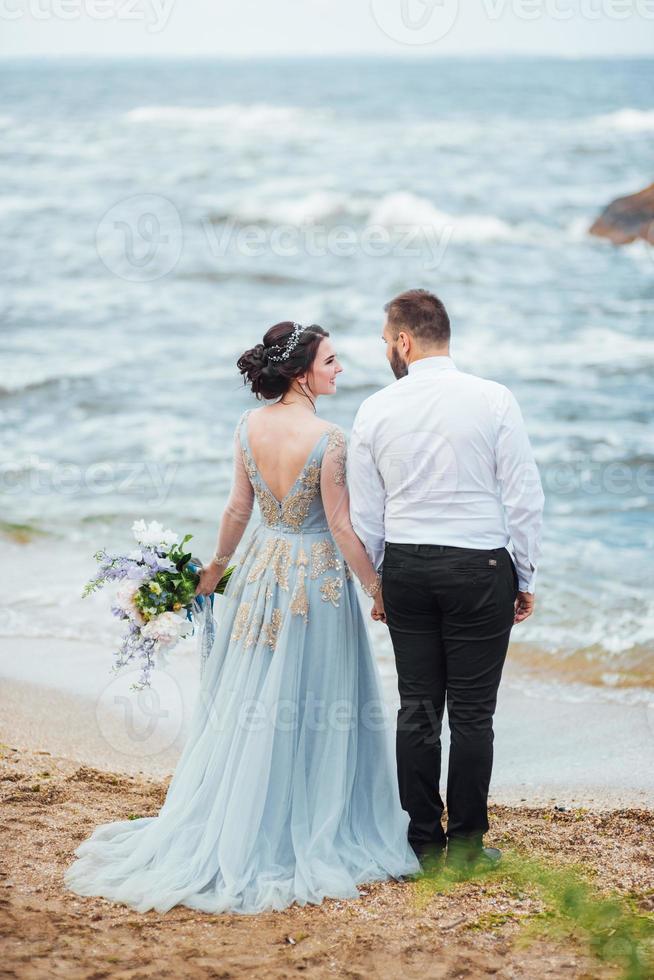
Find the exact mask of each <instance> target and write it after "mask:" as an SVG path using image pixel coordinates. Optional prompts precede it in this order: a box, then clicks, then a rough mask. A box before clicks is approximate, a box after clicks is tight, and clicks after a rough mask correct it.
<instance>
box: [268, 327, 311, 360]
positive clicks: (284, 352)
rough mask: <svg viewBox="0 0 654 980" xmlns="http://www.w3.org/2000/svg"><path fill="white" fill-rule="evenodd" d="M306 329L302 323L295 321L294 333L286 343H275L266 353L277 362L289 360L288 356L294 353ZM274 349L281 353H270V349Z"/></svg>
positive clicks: (269, 358)
mask: <svg viewBox="0 0 654 980" xmlns="http://www.w3.org/2000/svg"><path fill="white" fill-rule="evenodd" d="M306 329H307V328H306V327H303V326H302V324H301V323H294V324H293V333H292V334H291V336H290V337H289V338H288V340H287V341H286V343H285V344H273V345H272V347H269V348H268V349H267V351H266V355H267V357H268V360H269V361H273V362H275V363H278V362H280V361H286V360H288V358H289V357H290V356H291V354H292V353H293V351H294V350H295V348H296V347H297V345H298V344H299V343H300V335H301V333H302V332H303V331H304V330H306ZM273 350H274V351H281V353H279V354H274V355H273V354H271V353H270V351H273Z"/></svg>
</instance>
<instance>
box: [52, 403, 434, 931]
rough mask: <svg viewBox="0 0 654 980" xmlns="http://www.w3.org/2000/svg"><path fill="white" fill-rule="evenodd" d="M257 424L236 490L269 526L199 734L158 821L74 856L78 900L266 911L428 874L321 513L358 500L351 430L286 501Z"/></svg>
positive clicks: (361, 631) (213, 662) (121, 827)
mask: <svg viewBox="0 0 654 980" xmlns="http://www.w3.org/2000/svg"><path fill="white" fill-rule="evenodd" d="M248 414H249V413H246V414H245V416H244V417H243V418H242V419H241V422H240V423H239V426H238V427H237V430H236V435H235V449H236V453H235V480H236V482H238V479H239V473H240V479H241V481H243V480H245V479H246V478H247V490H248V491H249V492H250V494H251V495H253V496H256V498H257V502H258V504H259V509H260V513H261V522H260V523H259V524H258V525H257V526H256V527H255V529H254V531H253V532H252V534H251V537H250V539H249V541H248V542H247V544H246V547H245V548H244V550H243V553H242V556H241V558H240V561H239V562H238V564H237V567H236V570H235V571H234V573H233V575H232V577H231V580H230V582H229V584H228V587H227V590H226V592H225V595H224V598H223V600H222V601H220V602H219V604H218V605H219V613H220V621H219V623H218V626H217V630H216V635H215V639H214V641H213V645H212V648H211V653H210V656H209V657H208V660H207V662H206V667H205V669H204V671H203V675H202V680H201V686H200V691H199V695H198V699H197V703H196V705H195V708H194V713H193V717H192V720H191V725H190V732H189V737H188V741H187V743H186V745H185V747H184V750H183V752H182V755H181V757H180V760H179V762H178V765H177V768H176V770H175V773H174V776H173V778H172V781H171V783H170V786H169V788H168V792H167V795H166V799H165V802H164V804H163V806H162V807H161V810H160V812H159V814H158V815H157V816H156V817H141V818H139V819H136V820H118V821H115V822H112V823H108V824H103V825H101V826H99V827H97V828H96V829H95V830H94V832H93V833H92V835H91V836H90V837H89V838H88V839H87V840H86V841H84V842H83V843H82V844H80V846H79V847H78V848H77V850H76V851H75V854H76V856H77V859H76V860H75V861H74V863H73V864H72V865H70V866H69V867H68V868H67V870H66V871H65V876H64V880H65V884H66V886H67V887H68V888H69V889H70V890H71V891H73V892H76V893H77V894H78V895H95V896H101V897H104V898H107V899H110V900H112V901H115V902H120V903H125V904H127V905H129V906H132V907H133V908H135V909H137V910H138V911H141V912H144V911H146V910H148V909H156V910H158V911H160V912H165V911H167V910H168V909H170V908H172V907H173V906H175V905H186V906H188V907H190V908H193V909H200V910H202V911H204V912H240V913H257V912H262V911H264V910H267V909H283V908H285V907H287V906H289V905H291V904H292V903H293V902H297V903H298V904H300V905H304V904H306V903H308V902H311V903H315V904H318V903H320V902H321V901H322V899H323V898H325V897H333V898H356V897H357V896H358V890H357V885H359V884H363V883H365V882H371V881H377V880H383V879H387V878H397V877H399V876H401V875H405V874H411V873H414V872H416V871H418V870H419V864H418V861H417V859H416V857H415V855H414V853H413V851H412V849H411V847H410V845H409V844H408V841H407V827H408V822H409V816H408V814H407V813H405V811H404V810H402V808H401V806H400V800H399V793H398V788H397V778H396V774H395V763H394V758H393V751H392V741H391V737H390V734H389V728H388V720H387V717H386V712H385V710H384V707H383V698H382V693H381V687H380V681H379V675H378V671H377V667H376V664H375V662H374V659H373V654H372V651H371V647H370V642H369V639H368V634H367V631H366V626H365V622H364V619H363V615H362V611H361V607H360V604H359V600H358V597H357V592H356V587H355V584H354V581H353V578H352V573H351V572H350V568H349V562H348V563H347V564H346V562H345V561H344V558H343V555H342V554H341V551H340V550H339V548H338V547H337V544H336V540H335V537H334V535H333V534H332V531H331V530H330V526H329V523H328V520H327V514H326V509H325V506H324V498H325V495H326V494H329V493H334V492H337V493H338V494H339V495H340V497H341V498H342V497H343V495H344V494H346V487H345V486H344V485H343V484H344V479H343V478H342V476H341V478H340V479H339V477H338V473H339V469H338V466H339V457H340V466H341V469H340V472H341V474H343V472H344V470H343V460H344V437H343V435H342V432H341V430H340V429H338V428H337V427H335V426H334V427H331V428H330V429H328V430H327V431H325V432H324V434H323V435H322V436H321V438H320V439H319V441H318V442H317V444H316V445H315V447H314V449H313V450H312V452H311V453H310V455H309V457H308V459H307V461H306V463H305V465H304V468H303V469H302V472H301V473H300V475H299V476H298V478H297V480H296V481H295V484H294V485H293V487H291V489H290V491H289V493H288V494H287V495H286V496H285V497H284V499H283V500H282V501H278V500H277V499H276V498H275V497H274V496H273V494H272V492H271V491H270V490H269V489H268V487H267V486H266V484H265V483H264V481H263V479H262V477H261V476H260V474H259V471H258V469H257V467H256V464H255V462H254V458H253V456H252V452H251V448H250V444H249V440H248V435H247V423H246V421H245V420H246V419H247V416H248ZM244 423H245V424H244ZM332 457H334V459H335V460H336V462H335V463H331V459H332ZM323 464H324V465H323ZM328 465H332V469H333V467H334V466H335V467H336V468H335V469H333V472H334V474H335V477H334V479H331V478H327V477H326V475H325V474H326V471H327V467H328ZM251 506H252V505H251V504H250V509H251ZM330 519H331V518H330ZM348 525H349V521H348ZM350 532H351V528H350ZM241 533H242V532H241ZM352 533H353V532H352ZM337 536H338V535H337ZM339 540H340V538H339ZM357 544H359V543H358V539H357Z"/></svg>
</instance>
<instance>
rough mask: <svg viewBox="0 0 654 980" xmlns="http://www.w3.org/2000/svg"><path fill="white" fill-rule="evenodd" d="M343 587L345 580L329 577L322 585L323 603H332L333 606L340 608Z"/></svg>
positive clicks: (333, 576) (334, 576)
mask: <svg viewBox="0 0 654 980" xmlns="http://www.w3.org/2000/svg"><path fill="white" fill-rule="evenodd" d="M342 587H343V579H341V578H338V577H337V576H336V575H328V576H327V578H326V579H323V581H322V582H321V583H320V594H321V595H322V598H323V602H331V604H332V606H338V604H339V600H340V598H341V589H342Z"/></svg>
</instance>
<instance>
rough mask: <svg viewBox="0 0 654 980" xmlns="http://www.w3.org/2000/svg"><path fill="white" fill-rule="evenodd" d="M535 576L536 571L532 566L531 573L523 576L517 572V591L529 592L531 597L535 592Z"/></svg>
mask: <svg viewBox="0 0 654 980" xmlns="http://www.w3.org/2000/svg"><path fill="white" fill-rule="evenodd" d="M536 574H537V570H536V569H535V568H534V566H533V565H532V566H531V573H529V574H528V576H525V575H524V574H523V573H522V572H520V571H519V572H518V589H519V590H520V592H531V593H532V595H533V594H534V592H535V591H536Z"/></svg>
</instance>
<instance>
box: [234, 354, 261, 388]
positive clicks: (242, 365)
mask: <svg viewBox="0 0 654 980" xmlns="http://www.w3.org/2000/svg"><path fill="white" fill-rule="evenodd" d="M267 363H268V358H267V357H266V348H265V347H264V346H263V344H255V346H254V347H251V348H250V349H249V350H246V351H244V352H243V353H242V354H241V356H240V357H239V359H238V361H237V367H238V369H239V371H240V372H241V374H242V375H244V376H245V378H246V379H247V381H249V382H250V384H252V382H253V381H256V380H257V378H258V377H259V375H260V374H261V372H262V371H263V369H264V368H265V366H266V364H267Z"/></svg>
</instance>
